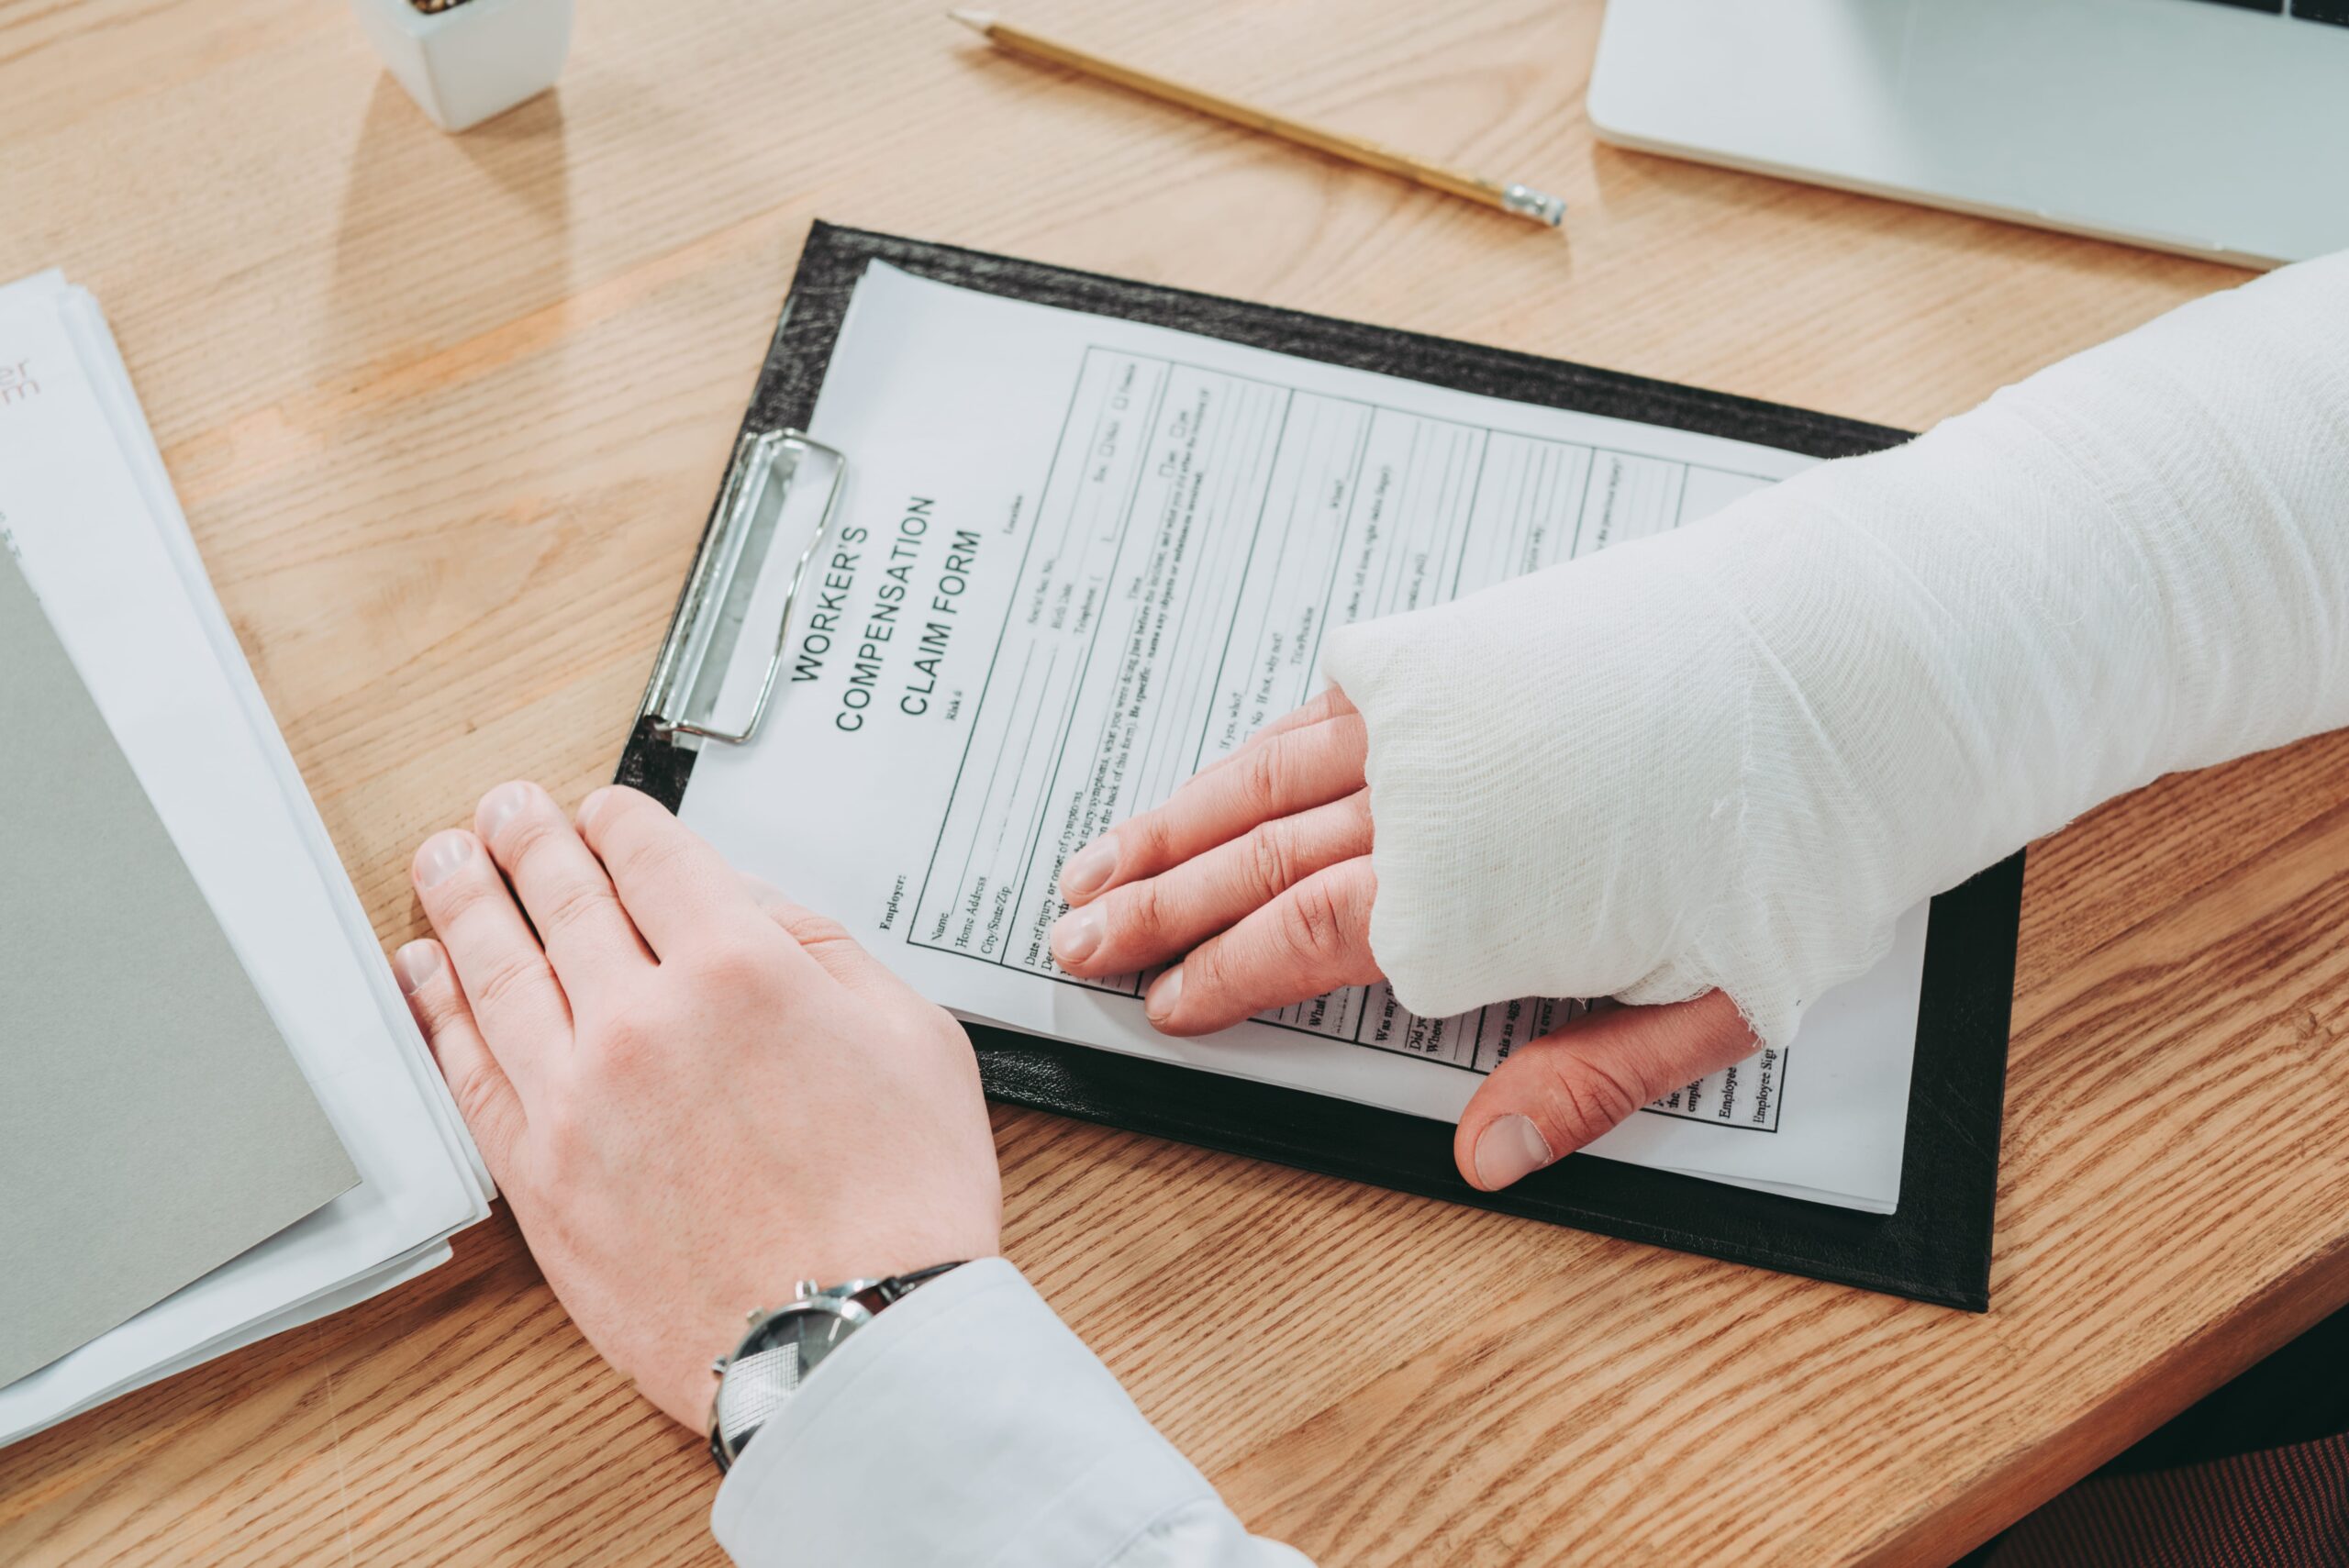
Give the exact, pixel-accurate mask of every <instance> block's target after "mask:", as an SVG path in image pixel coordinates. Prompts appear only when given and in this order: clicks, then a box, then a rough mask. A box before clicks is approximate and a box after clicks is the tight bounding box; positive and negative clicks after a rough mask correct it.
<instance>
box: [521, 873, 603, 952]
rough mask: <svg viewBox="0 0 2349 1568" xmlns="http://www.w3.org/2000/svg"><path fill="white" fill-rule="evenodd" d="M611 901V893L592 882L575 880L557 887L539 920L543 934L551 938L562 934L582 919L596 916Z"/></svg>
mask: <svg viewBox="0 0 2349 1568" xmlns="http://www.w3.org/2000/svg"><path fill="white" fill-rule="evenodd" d="M611 901H612V895H611V894H610V893H608V892H607V891H606V890H605V889H603V888H600V887H598V886H596V884H594V883H592V882H584V881H583V882H573V883H570V884H565V885H564V886H562V887H560V888H557V889H556V890H555V891H554V893H553V895H552V896H551V898H550V899H549V900H548V902H547V905H546V913H545V915H544V917H542V918H541V919H540V922H539V923H540V928H541V931H542V934H543V935H545V936H548V937H550V938H552V937H556V936H560V935H561V934H562V933H563V932H565V931H568V930H571V929H573V928H575V927H576V926H578V925H579V923H580V922H581V921H583V920H587V919H592V918H594V917H596V915H597V914H599V913H600V912H601V911H602V910H603V908H604V906H606V905H607V904H609V903H610V902H611Z"/></svg>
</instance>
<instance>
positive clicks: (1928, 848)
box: [1322, 255, 2349, 1044]
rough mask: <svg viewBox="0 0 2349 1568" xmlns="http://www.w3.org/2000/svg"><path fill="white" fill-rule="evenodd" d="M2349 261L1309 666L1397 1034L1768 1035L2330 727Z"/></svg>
mask: <svg viewBox="0 0 2349 1568" xmlns="http://www.w3.org/2000/svg"><path fill="white" fill-rule="evenodd" d="M2344 633H2349V255H2344V256H2340V257H2332V258H2328V259H2326V260H2324V261H2312V262H2308V263H2304V264H2302V265H2300V266H2297V267H2292V268H2288V269H2287V270H2285V271H2282V272H2276V273H2273V274H2271V275H2269V276H2267V277H2266V278H2262V279H2260V280H2258V281H2256V282H2254V283H2252V284H2247V285H2245V286H2243V287H2242V288H2239V289H2235V290H2232V291H2231V292H2229V293H2226V294H2222V295H2215V296H2213V297H2210V298H2208V299H2204V300H2199V301H2197V302H2196V303H2194V304H2192V305H2188V306H2184V307H2183V308H2181V309H2178V310H2176V311H2173V312H2172V313H2170V314H2169V315H2167V316H2165V317H2161V318H2160V319H2158V320H2156V321H2154V322H2152V323H2150V324H2149V325H2147V326H2145V327H2143V328H2139V329H2138V330H2136V331H2134V332H2132V333H2130V334H2128V335H2127V336H2125V337H2122V338H2120V339H2115V340H2114V341H2112V342H2110V343H2107V344H2104V345H2102V346H2101V347H2099V348H2096V349H2091V350H2087V352H2085V353H2082V354H2079V355H2076V357H2074V358H2072V359H2069V360H2066V361H2063V362H2061V363H2059V364H2056V365H2054V366H2052V367H2050V368H2049V369H2047V370H2044V371H2042V372H2040V373H2038V374H2036V375H2034V376H2032V377H2031V378H2030V379H2029V380H2027V381H2025V382H2023V383H2021V384H2019V385H2015V386H2011V387H2008V388H2006V389H2005V390H2003V391H2001V392H1999V393H1998V395H1995V396H1993V397H1992V398H1991V399H1990V400H1989V401H1988V402H1987V403H1985V404H1983V405H1982V406H1980V407H1978V408H1976V409H1974V410H1973V411H1972V412H1970V413H1967V414H1964V415H1961V416H1959V417H1956V418H1953V419H1950V420H1948V421H1946V422H1945V423H1943V424H1942V425H1941V426H1939V427H1938V428H1935V429H1933V430H1932V432H1931V433H1930V434H1928V435H1925V436H1923V437H1920V439H1917V440H1914V441H1911V442H1909V443H1908V444H1907V445H1905V446H1902V447H1899V448H1898V449H1896V450H1891V451H1887V452H1882V453H1878V454H1876V455H1873V456H1869V457H1863V458H1856V459H1851V460H1847V461H1844V462H1833V463H1828V464H1823V465H1821V466H1820V467H1819V468H1817V469H1814V470H1810V471H1808V472H1806V473H1803V474H1801V475H1799V476H1798V477H1796V478H1794V479H1792V480H1789V481H1787V483H1785V484H1779V485H1777V486H1776V487H1775V488H1773V489H1771V490H1768V491H1765V492H1762V493H1760V494H1758V495H1753V496H1752V497H1750V498H1748V499H1746V500H1744V501H1742V502H1741V503H1739V504H1737V505H1735V506H1731V507H1729V508H1728V509H1726V510H1725V511H1723V512H1722V513H1720V515H1719V516H1717V517H1712V518H1709V519H1708V520H1706V521H1705V522H1702V523H1699V524H1696V525H1692V526H1690V527H1687V528H1681V529H1679V530H1677V531H1675V532H1673V533H1668V534H1664V535H1661V536H1658V537H1656V538H1653V539H1642V540H1639V541H1636V542H1633V543H1630V544H1625V545H1620V546H1618V547H1616V548H1614V549H1611V550H1606V551H1604V552H1602V553H1600V554H1598V555H1596V556H1592V557H1589V558H1587V559H1585V560H1580V561H1576V562H1571V563H1569V564H1566V565H1563V566H1559V567H1556V568H1553V569H1552V570H1549V571H1546V572H1542V573H1535V574H1533V575H1531V576H1528V577H1523V578H1520V579H1517V580H1515V581H1513V582H1509V583H1506V584H1501V585H1499V586H1497V587H1495V588H1491V589H1488V590H1486V591H1485V592H1483V593H1479V594H1476V595H1471V596H1469V597H1467V598H1464V599H1460V600H1456V601H1454V602H1453V603H1451V604H1448V605H1444V606H1439V607H1436V608H1433V609H1429V610H1423V611H1419V612H1417V613H1414V614H1411V615H1407V616H1401V617H1395V618H1393V619H1390V620H1384V621H1376V622H1371V623H1366V624H1364V625H1360V626H1356V627H1353V628H1346V629H1344V630H1342V631H1339V632H1336V633H1333V634H1332V635H1331V637H1330V642H1329V646H1328V648H1327V650H1326V651H1325V654H1324V657H1323V662H1322V667H1323V671H1324V673H1326V674H1327V675H1328V677H1329V678H1330V680H1331V681H1332V682H1334V683H1335V684H1337V685H1339V686H1340V687H1341V688H1342V689H1343V690H1344V691H1345V693H1346V695H1348V696H1350V697H1351V698H1352V699H1353V701H1354V702H1355V703H1356V704H1357V705H1358V706H1360V707H1361V709H1362V711H1363V713H1364V717H1366V719H1367V720H1368V723H1369V729H1370V759H1369V770H1368V772H1369V780H1370V786H1371V807H1372V816H1373V818H1374V821H1375V840H1376V845H1375V851H1374V854H1373V863H1374V865H1375V869H1376V872H1377V877H1378V894H1377V899H1376V902H1375V906H1374V908H1373V914H1372V917H1371V931H1370V940H1371V948H1372V951H1373V952H1374V953H1375V956H1376V958H1377V960H1378V962H1379V963H1380V965H1381V966H1382V967H1383V968H1384V969H1385V971H1386V974H1387V977H1388V979H1389V980H1390V982H1391V983H1392V984H1393V985H1394V988H1395V991H1396V994H1397V997H1398V998H1399V999H1400V1000H1401V1001H1402V1002H1403V1004H1404V1005H1405V1006H1408V1007H1409V1008H1411V1009H1412V1010H1413V1011H1414V1012H1418V1013H1420V1014H1422V1015H1427V1016H1442V1015H1445V1014H1450V1013H1456V1012H1460V1011H1463V1010H1464V1009H1465V1008H1467V1007H1470V1006H1477V1005H1480V1004H1483V1003H1486V1002H1491V1001H1495V1000H1498V999H1501V998H1505V997H1511V996H1520V995H1581V996H1604V995H1612V996H1620V997H1622V998H1623V999H1624V1000H1626V1001H1631V1002H1668V1001H1677V1000H1681V999H1683V998H1686V997H1689V996H1694V995H1698V994H1699V993H1701V992H1704V991H1707V990H1709V989H1711V988H1713V987H1715V986H1719V987H1720V988H1721V989H1722V990H1724V991H1726V992H1727V993H1728V994H1729V995H1731V997H1732V998H1733V999H1734V1000H1735V1001H1736V1002H1737V1004H1738V1006H1740V1007H1741V1008H1742V1009H1743V1010H1744V1012H1745V1015H1746V1017H1747V1018H1748V1019H1749V1020H1750V1021H1751V1022H1752V1023H1753V1026H1754V1028H1755V1029H1756V1030H1757V1032H1758V1033H1759V1034H1760V1035H1761V1036H1762V1038H1763V1039H1764V1040H1767V1041H1769V1042H1771V1043H1774V1044H1776V1043H1783V1042H1785V1041H1786V1040H1787V1039H1789V1038H1790V1037H1791V1036H1792V1035H1793V1033H1794V1030H1795V1027H1796V1024H1797V1022H1798V1020H1799V1018H1800V1017H1801V1015H1802V1011H1803V1008H1804V1006H1805V1005H1806V1004H1808V1003H1809V1001H1810V1000H1811V999H1812V998H1814V997H1816V996H1817V995H1819V994H1820V992H1822V991H1824V990H1826V989H1827V988H1828V987H1829V986H1831V985H1833V984H1836V983H1837V982H1839V981H1842V980H1846V979H1849V978H1851V977H1852V976H1854V975H1856V974H1858V973H1861V972H1862V971H1864V970H1865V969H1866V968H1867V967H1868V966H1869V965H1870V964H1871V963H1873V962H1875V961H1876V959H1877V958H1878V957H1879V956H1880V955H1881V954H1882V953H1883V951H1885V948H1886V946H1887V942H1888V940H1889V938H1890V932H1891V928H1892V922H1893V920H1894V918H1895V917H1897V916H1898V914H1899V913H1900V912H1901V911H1902V910H1904V909H1906V908H1908V907H1909V906H1910V905H1912V904H1914V903H1916V902H1917V901H1918V900H1920V899H1921V898H1923V897H1925V896H1926V895H1929V894H1932V893H1936V892H1939V891H1941V890H1942V889H1943V888H1947V887H1950V886H1953V885H1954V884H1957V883H1959V882H1962V881H1964V880H1965V878H1966V877H1967V876H1968V875H1970V874H1972V873H1974V872H1976V871H1978V870H1980V869H1981V868H1982V867H1984V866H1987V865H1989V864H1991V863H1992V862H1996V861H1998V859H2000V858H2001V857H2003V856H2004V855H2006V854H2008V853H2009V852H2010V851H2013V850H2015V849H2017V848H2018V847H2020V846H2021V845H2022V844H2024V843H2026V842H2028V841H2029V840H2032V839H2033V838H2036V837H2038V836H2039V835H2041V834H2043V833H2047V832H2050V831H2052V830H2054V828H2059V827H2061V826H2063V825H2064V824H2065V822H2067V821H2069V820H2070V819H2071V818H2072V817H2075V816H2076V815H2077V814H2078V813H2080V812H2081V811H2084V810H2086V809H2087V808H2088V807H2089V806H2094V805H2096V804H2097V803H2098V802H2099V801H2102V800H2104V799H2107V798H2108V797H2110V796H2112V795H2119V794H2121V793H2122V792H2123V791H2125V790H2129V789H2132V788H2135V787H2136V786H2138V785H2139V784H2144V783H2145V782H2147V781H2148V780H2151V779H2153V778H2154V777H2155V776H2157V775H2158V774H2161V773H2167V772H2170V771H2172V770H2175V769H2180V768H2196V767H2202V766H2205V765H2207V764H2210V763H2212V762H2220V761H2222V760H2224V759H2226V758H2229V757H2233V756H2237V755H2240V754H2242V753H2243V752H2247V751H2258V750H2261V749H2263V748H2266V747H2269V746H2275V745H2278V744H2281V743H2282V742H2284V741H2287V740H2293V739H2296V738H2298V737H2299V736H2302V735H2308V734H2312V733H2314V732H2316V731H2319V730H2322V729H2328V728H2334V727H2336V726H2339V725H2341V724H2343V723H2344V722H2349V656H2345V652H2349V651H2344V649H2343V637H2344Z"/></svg>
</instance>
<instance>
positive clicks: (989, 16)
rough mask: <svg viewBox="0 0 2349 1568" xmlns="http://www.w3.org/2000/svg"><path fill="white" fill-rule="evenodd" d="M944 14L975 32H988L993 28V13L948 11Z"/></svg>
mask: <svg viewBox="0 0 2349 1568" xmlns="http://www.w3.org/2000/svg"><path fill="white" fill-rule="evenodd" d="M946 14H947V15H948V16H950V17H953V18H954V19H955V20H956V21H958V22H960V23H962V24H963V26H964V27H966V28H971V29H973V30H974V31H975V32H982V33H984V32H988V31H991V30H992V29H993V28H994V27H995V13H994V12H993V11H972V10H961V11H949V12H947V13H946Z"/></svg>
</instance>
